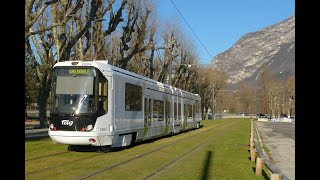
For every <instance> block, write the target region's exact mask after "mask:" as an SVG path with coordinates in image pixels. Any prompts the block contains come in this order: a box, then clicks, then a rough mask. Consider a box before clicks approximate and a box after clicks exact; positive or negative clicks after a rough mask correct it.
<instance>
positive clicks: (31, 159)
mask: <svg viewBox="0 0 320 180" xmlns="http://www.w3.org/2000/svg"><path fill="white" fill-rule="evenodd" d="M67 153H70V151H65V152H59V153H55V154H49V155H45V156H40V157H34V158H30V159H26V160H25V161H33V160H36V159H42V158H47V157H51V156H57V155H61V154H67Z"/></svg>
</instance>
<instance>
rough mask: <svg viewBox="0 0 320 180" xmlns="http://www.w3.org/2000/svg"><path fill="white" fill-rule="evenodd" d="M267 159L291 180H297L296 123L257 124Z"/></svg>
mask: <svg viewBox="0 0 320 180" xmlns="http://www.w3.org/2000/svg"><path fill="white" fill-rule="evenodd" d="M256 126H257V129H258V132H259V135H260V138H261V141H262V144H263V146H265V147H266V148H267V150H268V151H267V154H266V155H267V157H268V158H269V160H270V162H271V163H272V164H274V165H275V166H277V167H278V168H279V169H280V170H281V171H282V172H283V173H284V174H286V176H287V177H289V178H290V179H291V180H294V179H295V123H292V122H256Z"/></svg>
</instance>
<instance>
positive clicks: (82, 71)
mask: <svg viewBox="0 0 320 180" xmlns="http://www.w3.org/2000/svg"><path fill="white" fill-rule="evenodd" d="M69 74H72V75H78V74H90V69H69Z"/></svg>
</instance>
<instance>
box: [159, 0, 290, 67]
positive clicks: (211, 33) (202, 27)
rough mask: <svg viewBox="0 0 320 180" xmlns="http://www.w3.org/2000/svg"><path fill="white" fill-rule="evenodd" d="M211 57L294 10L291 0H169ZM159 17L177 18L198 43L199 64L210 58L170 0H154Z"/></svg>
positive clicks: (284, 17)
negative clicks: (242, 37)
mask: <svg viewBox="0 0 320 180" xmlns="http://www.w3.org/2000/svg"><path fill="white" fill-rule="evenodd" d="M172 1H173V3H174V4H175V5H176V7H177V8H178V9H179V11H180V13H181V14H182V15H183V17H184V18H185V20H186V21H187V22H188V24H189V25H190V27H191V28H192V29H193V32H194V33H195V34H196V35H197V37H198V38H199V39H200V41H201V42H202V44H203V45H204V46H205V47H206V49H207V50H208V52H209V53H210V55H211V56H212V57H214V56H215V55H217V54H219V53H222V52H223V51H225V50H227V49H229V48H230V47H231V46H232V45H233V44H234V43H236V42H237V40H239V38H240V37H241V36H243V35H245V34H247V33H250V32H255V31H257V30H260V29H262V28H265V27H267V26H270V25H273V24H275V23H278V22H280V21H282V20H284V19H286V18H288V17H290V16H292V15H294V14H295V1H294V0H197V1H195V0H193V1H191V0H172ZM154 2H155V4H156V6H157V9H158V12H157V14H158V17H159V18H160V19H161V20H162V21H166V20H170V19H175V20H178V21H179V22H178V23H179V24H180V27H181V28H182V29H183V32H184V33H185V34H186V36H187V37H188V38H190V39H192V40H193V42H194V45H195V46H196V47H197V50H198V53H199V58H200V62H199V63H200V64H209V63H210V62H211V60H212V58H211V57H210V55H209V54H208V53H207V51H206V50H205V49H204V48H203V46H202V45H201V43H200V42H199V41H198V40H197V38H196V37H195V35H194V34H193V32H192V31H191V30H190V28H189V27H188V25H187V24H186V23H185V21H184V20H183V18H182V17H181V15H180V14H179V12H178V11H177V9H176V8H175V7H174V5H173V4H172V2H171V0H154Z"/></svg>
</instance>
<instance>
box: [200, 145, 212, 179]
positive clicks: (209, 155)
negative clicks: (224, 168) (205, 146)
mask: <svg viewBox="0 0 320 180" xmlns="http://www.w3.org/2000/svg"><path fill="white" fill-rule="evenodd" d="M211 158H212V151H207V158H206V160H205V162H204V164H203V171H202V172H203V173H202V176H201V180H207V179H209V170H210V165H211V164H212V163H211Z"/></svg>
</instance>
